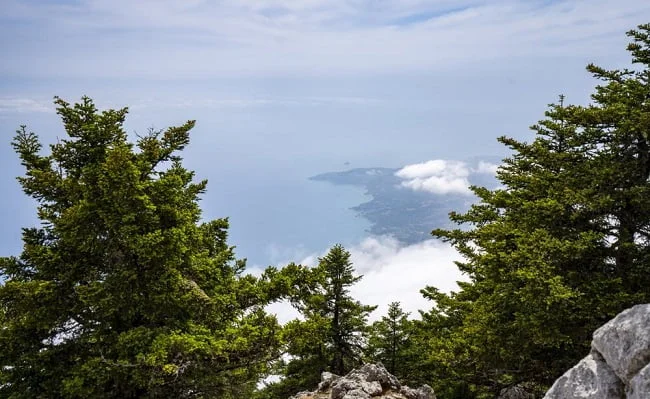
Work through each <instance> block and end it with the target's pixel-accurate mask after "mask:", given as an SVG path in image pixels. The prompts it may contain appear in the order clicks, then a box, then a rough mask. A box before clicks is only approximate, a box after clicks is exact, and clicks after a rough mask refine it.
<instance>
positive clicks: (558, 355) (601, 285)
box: [424, 25, 650, 395]
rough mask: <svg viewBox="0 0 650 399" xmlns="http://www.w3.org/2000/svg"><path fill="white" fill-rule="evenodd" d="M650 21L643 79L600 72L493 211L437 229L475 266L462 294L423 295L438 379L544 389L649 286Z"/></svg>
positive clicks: (556, 120)
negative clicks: (586, 100) (587, 96)
mask: <svg viewBox="0 0 650 399" xmlns="http://www.w3.org/2000/svg"><path fill="white" fill-rule="evenodd" d="M649 31H650V25H642V26H640V27H639V30H637V31H631V32H629V33H628V34H629V36H631V37H632V38H633V40H634V42H633V43H632V44H631V45H630V46H629V47H628V49H629V50H630V51H631V53H632V56H633V62H634V63H636V64H640V65H641V67H642V68H641V70H639V71H631V70H627V69H626V70H622V71H607V70H604V69H602V68H599V67H596V66H594V65H590V66H589V67H588V70H589V71H590V72H591V73H593V74H594V76H595V77H596V78H598V79H600V80H602V81H604V84H603V85H601V86H598V87H596V91H595V94H594V95H593V96H592V99H593V103H592V104H591V105H589V106H587V107H581V106H566V105H564V103H563V99H562V101H561V102H560V103H559V104H554V105H552V106H551V107H550V109H549V110H548V112H547V113H546V116H547V118H546V119H545V120H543V121H541V122H540V124H538V125H536V126H533V130H534V131H535V132H536V134H537V137H536V139H535V140H534V141H533V142H532V143H525V142H519V141H517V140H514V139H512V138H507V137H502V138H500V139H499V140H500V141H501V142H502V143H504V144H505V145H506V146H508V147H509V148H510V149H511V150H513V152H514V154H513V156H512V157H510V158H508V159H506V160H505V161H504V165H503V166H502V167H501V168H500V169H499V171H498V178H499V180H500V181H501V183H502V185H503V186H504V188H502V189H497V190H493V191H490V190H487V189H484V188H478V187H474V192H475V193H476V195H477V196H478V197H479V199H480V202H479V203H478V204H476V205H474V206H473V207H472V208H471V209H470V210H469V211H468V212H467V213H465V214H452V220H454V221H456V222H457V223H459V224H465V225H467V226H468V228H465V229H461V228H459V229H455V230H436V231H434V235H435V236H438V237H441V238H443V239H445V240H447V241H449V242H451V243H452V244H453V245H454V246H455V247H456V248H457V249H458V250H459V251H460V252H461V254H462V255H463V256H464V257H465V261H463V262H461V263H459V267H460V268H461V270H462V271H463V272H465V273H466V274H467V275H468V276H469V277H470V279H471V282H470V283H465V284H462V285H461V290H460V291H459V292H458V293H454V294H451V295H444V294H442V293H440V292H438V291H437V290H435V289H433V288H428V289H426V290H425V291H424V293H425V295H426V296H428V297H429V298H431V299H433V300H434V301H435V307H434V309H432V311H431V312H429V314H427V315H426V316H427V317H426V318H425V320H427V321H428V322H429V326H430V328H431V329H432V331H436V336H434V337H432V339H431V340H430V341H429V345H430V346H429V353H430V354H431V358H430V361H431V363H432V364H436V365H437V366H436V367H437V371H436V373H439V375H440V374H441V375H442V376H443V377H442V379H444V378H448V379H452V380H457V381H458V380H464V381H467V382H469V383H470V384H474V385H475V386H476V389H475V391H477V392H487V393H488V394H489V395H494V394H496V393H498V392H499V390H500V389H501V388H503V387H506V386H508V385H513V384H523V385H525V386H527V387H528V388H530V389H531V390H532V391H534V392H539V393H541V392H543V391H544V390H545V389H546V388H547V387H548V385H549V384H550V383H552V381H553V380H554V379H555V378H557V377H558V376H559V375H560V374H561V373H562V372H563V371H564V370H566V369H567V368H568V367H570V365H571V364H574V363H575V362H576V361H578V360H579V359H580V358H581V357H582V356H584V354H585V353H587V352H588V351H589V342H590V337H591V333H592V332H593V330H594V329H595V328H597V327H598V326H599V325H600V324H602V323H603V322H604V321H605V320H607V319H609V318H610V317H612V316H613V315H615V314H616V313H618V312H619V311H621V310H623V309H624V308H626V307H628V306H630V305H632V304H634V303H638V302H647V301H648V300H649V299H650V291H649V290H648V289H647V287H648V286H649V285H648V284H649V283H650V263H649V262H648V260H649V257H648V255H649V247H648V234H649V232H650V230H649V229H650V203H649V202H648V201H647V198H648V194H650V191H649V190H650V183H649V178H650V142H649V140H650V138H649V137H648V135H647V128H646V126H647V118H648V116H647V115H650V112H649V111H650V109H649V108H648V107H650V105H649V104H648V98H649V96H650V82H649V79H648V77H650V56H649V54H650V39H649V35H648V32H649Z"/></svg>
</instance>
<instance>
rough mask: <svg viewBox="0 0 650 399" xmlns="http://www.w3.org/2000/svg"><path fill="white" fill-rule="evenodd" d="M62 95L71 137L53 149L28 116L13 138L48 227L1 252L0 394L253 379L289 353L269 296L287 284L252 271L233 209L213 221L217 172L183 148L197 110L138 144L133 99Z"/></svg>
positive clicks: (75, 393)
mask: <svg viewBox="0 0 650 399" xmlns="http://www.w3.org/2000/svg"><path fill="white" fill-rule="evenodd" d="M55 103H56V105H57V106H58V108H57V113H58V114H59V115H60V117H61V119H62V120H63V124H64V127H65V130H66V132H67V134H68V137H67V138H65V139H62V140H61V141H59V142H58V143H56V144H53V145H50V147H49V148H50V151H49V154H47V155H43V154H41V150H42V144H41V143H40V142H39V139H38V137H37V136H36V135H35V134H34V133H31V132H29V131H28V130H27V129H26V128H25V127H24V126H23V127H22V128H21V129H20V130H19V131H18V132H17V134H16V137H15V138H14V141H13V143H12V144H13V146H14V148H15V150H16V152H17V153H18V155H19V156H20V159H21V161H22V164H23V166H24V167H25V169H26V173H25V175H24V176H23V177H20V178H19V181H20V184H21V185H22V187H23V190H24V191H25V193H27V194H28V195H29V196H31V197H32V198H34V199H35V200H36V201H37V202H38V216H39V218H40V220H41V226H40V227H33V228H25V229H23V242H24V249H23V252H22V254H21V255H20V256H19V257H9V258H2V259H1V260H0V273H1V275H2V278H3V279H4V280H5V281H4V283H3V284H2V285H0V309H1V310H2V313H1V316H2V317H1V319H0V322H1V323H2V324H1V327H0V353H1V354H2V356H1V358H0V359H1V363H2V364H0V396H2V397H10V398H35V397H48V398H57V397H66V398H74V397H79V398H88V397H94V398H104V397H105V398H109V397H114V398H131V397H151V398H153V397H179V398H180V397H206V398H207V397H222V398H223V397H229V396H228V395H230V394H231V393H232V394H236V393H237V392H240V391H241V390H243V389H248V388H250V385H251V382H252V383H253V384H254V382H255V379H256V376H258V375H259V373H260V372H261V371H263V370H264V368H265V367H266V364H267V362H268V361H270V360H271V359H274V358H275V357H276V356H277V355H278V348H279V338H278V331H279V326H278V324H277V321H276V320H275V317H273V316H269V315H267V314H266V313H265V312H264V311H263V306H264V305H266V304H267V303H268V302H269V301H270V300H271V299H270V298H271V296H272V295H271V294H272V293H273V292H274V291H276V293H277V292H278V290H280V291H282V290H283V288H282V286H283V285H282V284H284V283H279V284H271V283H270V282H269V281H263V280H264V278H261V279H257V278H254V277H252V276H250V275H245V274H243V271H244V267H245V264H244V262H243V261H239V260H236V259H235V257H234V253H233V248H232V247H230V246H228V244H227V242H226V239H227V228H228V221H227V219H217V220H213V221H207V222H202V221H201V211H200V208H199V206H198V198H199V195H200V194H202V193H203V192H204V191H205V189H206V181H198V182H195V181H194V173H193V172H191V171H188V170H187V169H185V168H184V167H183V166H182V159H181V157H180V155H179V153H180V151H181V150H183V148H184V147H185V146H186V145H187V144H188V143H189V132H190V130H191V129H192V127H193V126H194V121H188V122H186V123H184V124H183V125H181V126H178V127H171V128H169V129H166V130H164V131H150V132H149V134H147V135H145V136H143V137H140V138H139V139H138V140H137V143H135V144H132V143H130V142H129V141H128V138H127V134H126V132H125V131H124V128H123V122H124V120H125V117H126V115H127V109H126V108H124V109H120V110H107V111H102V112H99V111H98V110H97V108H96V107H95V105H94V103H93V102H92V100H90V99H89V98H87V97H84V98H83V99H82V101H81V102H80V103H78V104H74V105H71V104H69V103H67V102H65V101H63V100H62V99H59V98H57V99H56V100H55ZM276 274H277V273H276ZM284 285H285V286H286V285H287V284H284ZM289 285H290V284H289ZM285 288H286V287H285Z"/></svg>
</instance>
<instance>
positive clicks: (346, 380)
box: [291, 363, 436, 399]
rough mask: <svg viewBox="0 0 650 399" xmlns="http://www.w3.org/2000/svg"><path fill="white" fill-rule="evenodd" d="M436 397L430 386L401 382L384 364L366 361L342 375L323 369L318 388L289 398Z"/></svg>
mask: <svg viewBox="0 0 650 399" xmlns="http://www.w3.org/2000/svg"><path fill="white" fill-rule="evenodd" d="M370 398H373V399H374V398H378V399H380V398H384V399H436V395H435V394H434V392H433V389H432V388H431V387H429V386H428V385H424V386H422V387H420V388H418V389H413V388H409V387H407V386H404V385H402V384H400V382H399V381H398V380H397V378H396V377H395V376H394V375H392V374H390V373H389V372H388V371H387V370H386V369H385V368H384V366H383V365H381V364H380V363H378V364H366V365H364V366H362V367H361V368H358V369H356V370H353V371H351V372H350V373H348V374H347V375H346V376H344V377H339V376H337V375H335V374H332V373H328V372H325V373H323V374H322V376H321V382H320V384H318V389H317V390H316V391H314V392H300V393H298V394H297V395H294V396H292V397H291V399H370Z"/></svg>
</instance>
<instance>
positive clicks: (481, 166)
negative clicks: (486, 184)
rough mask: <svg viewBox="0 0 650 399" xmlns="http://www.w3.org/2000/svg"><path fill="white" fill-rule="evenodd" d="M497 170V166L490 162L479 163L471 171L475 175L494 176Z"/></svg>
mask: <svg viewBox="0 0 650 399" xmlns="http://www.w3.org/2000/svg"><path fill="white" fill-rule="evenodd" d="M498 169H499V165H497V164H494V163H491V162H485V161H479V163H478V166H477V167H476V168H474V169H472V171H473V172H475V173H481V174H486V175H495V174H496V173H497V170H498Z"/></svg>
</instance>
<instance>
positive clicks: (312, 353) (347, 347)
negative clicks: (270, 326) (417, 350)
mask: <svg viewBox="0 0 650 399" xmlns="http://www.w3.org/2000/svg"><path fill="white" fill-rule="evenodd" d="M312 273H313V274H312V277H311V278H312V282H310V283H309V284H306V285H308V286H311V287H312V290H311V292H304V293H303V297H302V298H301V299H300V301H299V303H297V304H296V305H297V307H298V309H299V311H300V312H301V314H302V316H303V317H304V320H294V321H291V322H289V323H288V324H287V325H286V326H285V328H284V332H283V341H284V342H286V345H287V346H286V354H287V355H288V359H289V360H288V361H287V362H286V363H285V364H284V365H283V367H281V374H282V378H283V379H282V380H281V381H280V382H278V383H275V384H271V385H270V386H269V387H268V388H267V389H266V390H265V392H263V393H262V394H261V396H262V397H272V398H284V397H287V396H289V395H292V394H293V393H295V392H298V391H300V390H307V389H313V388H314V387H315V386H316V385H318V382H319V381H320V375H321V373H322V372H323V371H330V372H332V373H335V374H338V375H344V374H346V373H347V372H349V371H350V370H352V369H353V368H354V367H356V366H358V365H360V364H361V362H362V358H363V349H364V346H365V334H366V330H367V324H366V320H367V317H368V314H369V313H370V312H372V311H373V310H374V309H375V308H376V306H366V305H362V304H361V303H360V302H359V301H357V300H355V299H354V298H352V296H351V295H350V292H349V288H350V287H351V286H352V285H354V284H355V283H357V282H358V281H359V280H360V279H361V276H355V275H354V268H353V265H352V263H351V261H350V253H349V252H348V251H346V250H345V249H344V248H343V247H342V246H341V245H335V246H334V247H332V248H331V249H330V251H329V252H328V253H327V255H325V256H324V257H322V258H319V263H318V266H316V267H315V268H314V269H313V271H312Z"/></svg>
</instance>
